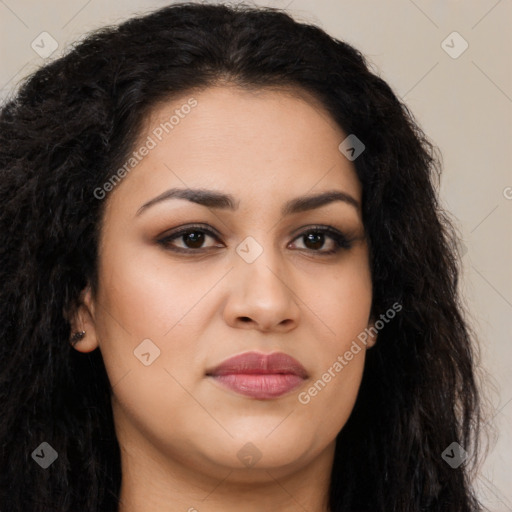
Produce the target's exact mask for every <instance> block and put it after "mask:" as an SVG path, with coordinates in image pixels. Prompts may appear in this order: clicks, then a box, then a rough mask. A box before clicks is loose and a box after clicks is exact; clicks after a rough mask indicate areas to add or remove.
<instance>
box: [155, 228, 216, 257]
mask: <svg viewBox="0 0 512 512" xmlns="http://www.w3.org/2000/svg"><path fill="white" fill-rule="evenodd" d="M208 238H211V239H213V240H217V241H218V240H219V238H218V236H217V235H216V234H215V233H213V231H211V230H209V229H206V228H204V227H201V226H187V227H185V228H180V229H179V230H176V231H174V232H172V233H170V234H169V235H167V236H165V237H163V238H161V239H160V240H158V243H159V244H161V245H163V246H164V247H165V248H166V249H169V250H172V251H176V252H200V251H201V250H206V249H210V248H214V247H220V246H219V245H210V246H209V247H208V246H207V247H204V244H205V242H206V240H207V239H208Z"/></svg>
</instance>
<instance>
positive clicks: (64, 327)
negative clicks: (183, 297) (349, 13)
mask: <svg viewBox="0 0 512 512" xmlns="http://www.w3.org/2000/svg"><path fill="white" fill-rule="evenodd" d="M218 84H235V85H237V86H239V87H244V88H249V87H250V88H254V87H256V88H264V87H274V86H293V87H298V88H301V89H303V90H306V91H308V92H310V93H311V94H313V95H314V96H315V97H316V98H318V99H319V100H320V101H321V102H322V104H323V105H324V106H325V108H326V109H327V111H328V112H329V113H330V114H331V115H332V117H333V119H334V120H335V121H336V122H337V123H338V124H339V126H340V127H341V128H342V129H343V130H344V132H345V133H347V134H355V135H356V136H357V137H358V138H359V139H360V140H361V141H363V143H364V144H365V146H366V149H365V151H364V152H363V153H362V154H361V155H360V156H359V157H358V158H357V159H356V160H355V161H354V165H355V169H356V172H357V175H358V177H359V180H360V181H361V184H362V187H363V221H364V226H365V229H366V232H367V233H368V239H369V247H370V258H371V272H372V282H373V303H372V315H373V317H374V318H379V316H380V315H381V314H383V313H384V312H385V311H387V310H388V309H389V308H390V307H391V306H392V305H393V304H395V303H399V304H401V306H402V310H401V311H400V313H399V314H397V315H396V318H394V319H393V321H390V322H388V323H386V325H385V326H384V328H383V329H382V330H381V331H380V332H379V339H378V342H377V344H376V346H375V347H373V348H372V349H371V350H369V351H368V353H367V357H366V362H365V365H366V366H365V370H364V375H363V380H362V383H361V387H360V390H359V395H358V398H357V401H356V404H355V408H354V409H353V412H352V414H351V416H350V418H349V420H348V422H347V423H346V425H345V426H344V427H343V429H342V430H341V432H340V433H339V434H338V437H337V442H336V452H335V460H334V465H333V468H332V476H331V486H330V496H329V499H330V506H331V510H332V511H333V512H342V511H363V510H364V511H372V512H379V511H382V512H390V511H393V512H420V511H432V512H434V511H443V512H448V511H453V512H465V511H477V510H482V508H481V505H480V504H479V502H478V499H477V498H476V496H475V491H474V490H473V488H472V485H473V483H472V476H471V475H472V473H473V472H474V471H475V468H476V464H477V454H478V453H480V451H481V441H480V440H479V439H480V437H481V436H480V432H481V431H482V429H481V427H482V424H483V417H484V416H483V414H482V411H483V407H482V403H483V402H482V396H481V390H480V386H479V385H478V379H477V357H478V356H479V353H478V347H477V345H476V343H475V341H476V340H475V335H474V333H473V331H472V329H471V328H470V327H469V323H468V320H467V319H466V314H465V308H464V306H463V304H462V303H461V301H460V298H459V295H458V276H459V273H460V268H459V258H458V254H459V247H460V245H459V242H458V236H457V228H456V227H454V226H455V223H454V222H453V221H452V220H450V217H449V216H448V214H447V213H446V212H445V211H444V210H443V208H442V207H441V205H440V202H439V199H438V197H437V190H438V187H439V179H440V172H441V167H442V166H441V163H440V162H441V157H440V156H439V154H438V153H439V152H438V150H437V149H436V148H435V146H434V145H433V144H432V143H431V142H430V141H429V140H428V139H427V137H426V135H425V134H424V132H423V131H422V130H421V128H420V127H419V125H418V123H417V122H416V121H415V119H414V117H413V115H412V114H411V112H410V111H409V110H408V108H407V107H406V106H405V104H404V103H403V102H401V101H400V100H399V99H398V98H397V97H396V95H395V94H394V93H393V92H392V90H391V89H390V87H389V86H388V85H387V84H386V82H385V81H383V80H382V79H381V78H380V77H379V76H377V75H376V74H375V73H372V72H371V71H370V69H369V65H368V63H367V61H366V59H365V58H364V57H363V55H362V54H361V53H360V52H359V51H357V50H356V49H354V48H353V47H351V46H350V45H348V44H346V43H344V42H342V41H340V40H337V39H334V38H333V37H330V36H329V35H327V34H326V33H325V32H324V31H322V30H321V29H320V28H318V27H315V26H313V25H310V24H307V23H301V22H298V21H296V20H294V19H293V18H292V17H290V16H289V15H288V14H286V13H285V12H284V11H282V10H280V9H275V8H261V7H260V8H257V7H253V6H248V5H237V6H227V5H207V4H194V3H180V4H174V5H172V6H168V7H165V8H163V9H160V10H157V11H155V12H152V13H150V14H147V15H144V16H139V17H134V18H132V19H129V20H128V21H126V22H124V23H122V24H120V25H119V26H115V27H107V28H104V29H101V30H98V31H95V32H93V33H91V34H89V35H88V36H87V37H86V38H85V39H83V40H82V41H80V42H79V43H77V44H76V45H75V46H74V47H73V48H71V49H70V50H69V51H68V52H67V54H65V55H64V56H62V57H61V58H58V59H56V60H54V61H52V62H50V63H48V64H46V65H45V66H43V67H41V68H40V69H39V70H37V71H36V72H35V73H34V74H32V75H31V76H30V77H28V78H27V79H26V80H25V81H24V82H23V83H22V84H21V86H20V88H19V89H18V90H17V91H16V92H15V93H13V94H12V95H11V97H10V98H8V99H7V100H5V102H4V104H3V106H2V109H1V113H0V203H1V205H2V206H1V213H0V229H1V234H2V243H1V244H0V282H1V287H0V320H1V321H0V404H1V408H2V415H1V418H0V467H1V468H2V470H1V471H0V508H1V510H2V511H3V512H11V511H13V512H26V511H28V510H30V511H31V512H43V511H44V512H49V511H52V512H55V511H59V512H67V511H69V512H71V511H72V512H79V511H80V512H81V511H91V512H92V511H114V510H116V509H117V503H118V494H119V489H120V482H121V469H120V467H121V466H120V451H119V445H118V442H117V439H116V436H115V431H114V423H113V417H112V411H111V402H110V396H111V387H110V383H109V381H108V378H107V374H106V371H105V367H104V364H103V361H102V358H101V354H100V352H99V350H95V351H93V352H91V353H88V354H82V353H78V352H77V351H75V350H74V349H73V347H72V346H71V345H70V343H69V339H70V335H71V332H70V321H69V318H70V317H69V312H70V311H73V308H75V307H76V306H77V304H78V303H79V298H80V294H81V291H82V290H83V289H84V288H85V287H86V285H87V284H91V285H92V287H93V289H95V288H96V287H97V248H98V237H99V230H100V227H101V219H102V215H103V211H104V208H105V204H106V202H107V200H108V197H107V198H106V199H104V200H99V199H98V198H97V197H96V195H95V194H94V191H95V190H96V189H97V188H98V187H101V186H102V185H103V184H104V183H105V182H106V181H108V180H109V179H110V178H111V177H112V176H113V174H114V173H115V171H116V169H118V168H119V167H120V166H121V165H122V163H123V162H124V161H125V160H126V158H127V156H128V155H129V153H130V152H131V151H132V150H133V145H134V144H135V142H136V140H137V137H138V134H139V133H140V130H141V127H142V123H143V122H144V120H145V119H146V118H147V115H148V113H149V112H150V109H151V108H152V107H154V106H155V105H156V104H157V103H158V102H160V101H168V100H170V99H172V98H173V97H174V96H176V95H180V94H183V93H185V92H191V91H194V90H195V91H200V90H204V89H205V88H208V87H210V86H214V85H218ZM45 441H46V442H48V443H49V444H50V445H51V446H52V447H53V448H54V449H55V450H56V452H57V453H58V463H56V464H53V465H52V467H51V470H47V471H45V470H42V469H41V468H40V467H39V466H38V465H37V464H35V463H34V461H33V460H32V457H31V454H32V453H33V451H34V449H35V448H36V447H38V446H39V445H40V444H41V443H42V442H45ZM454 442H457V443H459V444H460V445H461V446H462V447H463V448H464V449H465V450H466V451H467V452H468V453H469V457H468V459H467V460H466V462H465V463H463V464H462V465H460V466H458V467H456V468H453V467H451V465H449V464H448V463H447V462H446V460H445V458H444V457H443V456H442V454H443V452H444V451H445V449H446V448H447V447H449V446H450V445H451V444H452V443H454Z"/></svg>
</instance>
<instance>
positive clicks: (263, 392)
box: [206, 352, 308, 400]
mask: <svg viewBox="0 0 512 512" xmlns="http://www.w3.org/2000/svg"><path fill="white" fill-rule="evenodd" d="M206 375H207V376H208V377H211V378H213V379H214V380H215V381H216V382H218V383H219V384H221V385H222V386H225V387H227V388H229V389H231V390H233V391H235V392H237V393H240V394H242V395H245V396H249V397H251V398H256V399H259V400H266V399H271V398H277V397H279V396H282V395H284V394H285V393H288V392H290V391H291V390H293V389H295V388H296V387H298V386H300V385H301V384H302V383H303V382H304V380H305V379H307V378H308V375H307V372H306V370H305V368H304V367H303V366H302V365H301V364H300V363H299V362H298V361H297V360H296V359H294V358H293V357H291V356H289V355H288V354H284V353H283V352H274V353H272V354H261V353H259V352H245V353H243V354H239V355H237V356H234V357H230V358H229V359H226V360H225V361H223V362H222V363H221V364H220V365H218V366H217V367H215V368H213V369H211V370H208V371H207V372H206Z"/></svg>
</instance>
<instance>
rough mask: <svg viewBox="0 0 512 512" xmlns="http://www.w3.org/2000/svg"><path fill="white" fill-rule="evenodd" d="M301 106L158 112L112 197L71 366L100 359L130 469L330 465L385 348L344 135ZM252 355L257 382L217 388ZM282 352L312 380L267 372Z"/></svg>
mask: <svg viewBox="0 0 512 512" xmlns="http://www.w3.org/2000/svg"><path fill="white" fill-rule="evenodd" d="M305 98H306V99H299V97H296V96H292V95H289V94H286V93H285V92H276V91H268V90H267V91H264V90H260V91H258V92H255V91H254V92H248V91H243V90H241V89H238V88H234V87H216V88H210V89H208V90H206V91H203V92H201V93H198V94H190V95H184V96H183V97H182V99H180V100H177V101H173V102H170V103H166V104H161V105H159V106H158V108H156V109H155V110H154V111H153V113H152V116H151V118H150V119H148V122H147V124H146V126H145V130H146V131H145V132H144V133H142V134H141V136H140V140H139V142H138V144H137V145H136V147H135V148H134V151H136V155H134V156H133V158H132V160H131V161H128V162H127V165H126V166H125V167H124V172H123V171H119V173H118V176H117V179H114V180H111V183H110V185H109V184H106V185H105V190H108V189H109V188H113V190H112V192H111V193H110V195H108V196H107V198H106V199H105V200H106V201H107V205H106V211H105V215H104V219H103V224H102V230H101V241H100V242H101V243H100V248H99V289H98V293H97V296H96V297H92V296H91V294H90V291H89V290H87V293H86V296H85V306H84V307H83V308H82V309H81V315H80V316H79V324H77V325H76V327H77V328H83V329H85V330H86V331H87V335H86V337H85V339H84V340H83V341H81V342H80V343H79V344H78V345H77V346H76V348H77V349H78V350H81V351H84V352H87V351H90V350H93V349H94V348H96V347H97V346H99V347H100V350H101V353H102V356H103V359H104V361H105V365H106V369H107V372H108V376H109V379H110V382H111V385H112V387H113V390H112V400H113V410H114V418H115V423H116V430H117V435H118V438H119V440H120V444H121V446H122V447H123V448H124V450H125V451H126V453H129V454H130V455H131V456H132V457H138V456H140V457H151V458H152V459H153V461H155V460H158V461H160V462H161V463H162V464H166V465H168V466H169V467H170V466H172V467H178V466H179V467H181V468H182V469H183V468H189V469H191V470H194V471H196V472H203V473H207V472H209V473H211V472H213V471H218V469H219V467H222V468H225V469H240V475H241V476H240V477H241V478H242V477H243V475H245V474H247V475H249V474H250V475H252V476H251V478H254V475H255V472H256V471H257V470H258V469H267V470H268V469H274V470H276V472H274V473H273V474H274V475H278V474H280V473H279V472H280V471H282V474H285V473H286V472H287V471H292V470H294V469H297V468H299V467H301V466H302V465H305V464H307V463H309V462H311V461H313V460H314V459H317V458H318V457H323V458H327V459H329V458H330V457H332V454H333V449H334V441H335V438H336V435H337V434H338V432H339V431H340V430H341V429H342V427H343V426H344V424H345V423H346V421H347V419H348V417H349V415H350V413H351V411H352V408H353V405H354V402H355V400H356V395H357V392H358V388H359V385H360V381H361V377H362V373H363V367H364V359H365V349H366V348H368V347H370V346H371V345H372V344H373V343H374V341H375V340H374V339H371V338H368V342H367V345H366V346H365V345H364V344H362V343H361V342H360V341H358V338H357V336H358V335H359V334H360V333H361V332H363V331H364V330H365V328H367V327H368V326H369V322H370V318H369V315H370V306H371V301H372V294H371V290H372V283H371V276H370V269H369V257H368V247H367V244H366V242H365V239H364V228H363V222H362V217H361V192H362V190H361V185H360V183H359V181H358V179H357V176H356V173H355V170H354V165H353V163H352V162H351V161H349V160H348V159H347V158H346V157H345V156H344V155H343V154H342V153H341V152H340V150H339V149H338V146H339V145H340V143H341V142H342V141H343V140H344V139H345V138H346V137H347V135H348V134H345V133H343V132H342V131H341V130H340V129H339V127H338V126H337V125H336V124H335V122H334V121H333V120H332V119H331V118H330V116H329V115H328V114H327V112H326V111H324V110H323V109H322V107H321V106H320V105H319V104H317V103H316V102H315V101H314V100H313V99H312V98H309V97H307V96H305ZM143 148H145V149H143ZM123 175H124V177H123ZM120 177H122V179H121V180H120V179H119V178H120ZM112 183H114V184H115V186H114V185H112ZM198 189H200V190H201V191H208V193H209V194H211V195H212V196H211V197H210V196H207V195H202V194H201V193H199V192H193V191H196V190H198ZM172 190H174V191H175V192H174V194H171V193H170V192H169V191H172ZM176 191H178V192H176ZM327 192H333V193H337V194H339V195H338V196H336V197H334V196H333V197H331V200H328V198H327V199H325V198H324V200H322V199H318V200H308V199H307V198H312V197H314V196H320V197H321V195H322V194H325V193H327ZM185 194H186V195H187V196H188V199H187V198H186V197H184V196H185ZM100 195H101V193H100V192H98V196H100ZM179 195H181V197H179ZM315 226H317V227H316V228H315ZM318 226H320V227H321V228H322V229H323V228H327V229H328V230H331V231H332V233H333V234H330V233H328V232H319V229H320V228H318ZM185 227H189V228H188V230H187V231H188V233H186V234H184V233H181V234H176V231H177V230H179V229H182V228H185ZM315 229H316V231H315ZM337 234H339V235H340V236H341V239H342V240H344V241H342V242H340V244H338V243H337V241H336V240H337ZM174 235H176V236H174ZM354 341H356V344H354ZM356 347H357V348H359V350H357V348H356ZM247 352H256V353H257V355H256V356H255V358H253V359H252V362H253V363H254V362H255V361H256V366H258V365H259V368H260V370H257V369H255V367H254V366H250V365H249V363H247V362H246V363H243V362H242V364H241V366H239V367H238V368H234V367H231V368H227V369H226V370H225V374H224V375H223V376H220V373H222V372H217V373H218V374H217V375H214V374H215V372H213V370H214V369H215V368H216V367H218V366H219V365H220V363H222V362H223V361H225V360H226V359H228V358H231V357H232V356H235V355H240V354H245V353H247ZM277 352H280V353H284V354H287V355H289V356H291V357H293V358H294V359H295V360H296V361H297V362H299V363H300V364H301V365H302V367H303V369H304V371H305V372H304V373H302V374H301V371H300V369H297V368H293V367H292V366H290V364H289V361H286V360H285V359H277V360H276V361H275V366H269V367H265V362H261V361H259V360H258V354H259V356H261V355H266V354H272V353H277ZM349 353H350V354H352V356H350V354H349ZM342 361H343V362H342ZM244 364H245V366H244ZM264 368H266V369H267V374H266V375H265V376H263V375H262V369H264ZM279 372H281V374H280V375H278V374H279ZM327 459H326V460H327ZM244 472H247V473H244Z"/></svg>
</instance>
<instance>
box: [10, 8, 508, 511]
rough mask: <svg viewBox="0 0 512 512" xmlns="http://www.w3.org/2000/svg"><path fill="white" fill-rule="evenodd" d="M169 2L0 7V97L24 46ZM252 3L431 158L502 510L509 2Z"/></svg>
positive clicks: (27, 49) (488, 479) (24, 57)
mask: <svg viewBox="0 0 512 512" xmlns="http://www.w3.org/2000/svg"><path fill="white" fill-rule="evenodd" d="M169 3H171V2H169V1H149V0H128V1H120V0H110V1H100V0H89V1H87V0H48V1H46V2H40V1H37V2H36V1H35V0H0V97H1V98H5V97H6V96H7V95H8V94H9V93H10V92H12V91H13V90H14V89H15V88H16V86H17V84H18V82H19V80H20V79H21V78H23V77H24V76H26V75H27V74H29V73H30V72H32V71H33V70H34V69H36V68H37V67H38V66H40V65H41V64H43V63H44V61H45V59H44V58H42V57H40V56H39V55H38V54H37V53H36V52H35V51H34V50H33V49H32V48H31V44H32V41H34V40H36V43H37V41H40V38H39V39H38V36H39V35H40V34H41V33H42V32H48V33H49V34H50V35H51V36H52V37H53V38H54V39H55V40H56V41H57V43H58V45H59V47H58V49H57V50H56V51H55V52H54V53H53V54H52V55H51V56H50V57H49V58H50V59H52V58H54V57H56V56H58V55H60V54H61V52H62V51H63V50H64V49H65V48H66V46H67V45H69V44H70V43H71V42H72V41H74V40H76V39H77V38H78V37H81V36H82V35H83V34H84V33H85V32H87V31H89V30H91V29H94V28H96V27H99V26H102V25H105V24H112V23H117V22H119V21H121V20H123V19H125V18H126V17H128V16H130V15H131V14H133V13H137V12H145V11H147V10H150V9H153V8H157V7H161V6H163V5H167V4H169ZM256 4H258V5H274V6H277V7H282V8H285V7H286V8H287V10H288V11H289V12H290V13H292V14H293V15H294V16H296V17H298V18H299V19H302V20H304V21H310V22H314V23H317V24H319V25H320V26H321V27H322V28H324V29H325V30H326V31H327V32H329V33H330V34H332V35H333V36H335V37H337V38H340V39H343V40H346V41H347V42H349V43H351V44H353V45H354V46H356V47H357V48H358V49H360V50H361V51H362V52H363V53H364V54H365V55H366V56H367V57H368V58H369V59H370V61H371V62H372V64H373V67H374V71H376V72H377V73H378V74H380V75H381V76H382V77H383V78H384V79H385V80H387V81H388V83H389V84H390V85H391V87H392V88H393V89H394V90H395V92H396V93H397V94H398V95H399V96H400V97H401V98H403V99H404V100H405V101H406V102H407V104H408V105H409V106H410V108H411V109H412V111H413V113H414V114H415V116H416V118H417V119H418V120H419V122H420V125H421V126H422V127H423V129H424V130H425V131H426V133H427V134H428V135H429V137H430V138H431V139H432V140H433V141H434V143H435V144H436V145H437V146H438V147H439V148H440V150H441V152H442V155H443V160H444V175H443V180H442V188H441V198H442V201H443V203H444V205H445V206H446V208H447V209H448V210H449V211H450V212H451V213H452V214H453V216H454V219H455V220H456V223H457V225H458V227H459V229H460V232H461V234H462V236H463V239H464V241H465V245H466V247H467V252H466V254H465V255H464V259H463V265H464V273H463V276H462V278H463V279H462V284H461V287H462V289H463V292H464V296H465V297H466V302H467V306H468V310H469V311H470V315H471V317H472V318H473V322H474V324H475V327H476V329H477V332H478V333H479V336H480V339H481V344H482V366H483V367H484V368H486V369H487V370H488V371H489V372H490V373H491V374H492V376H493V378H494V383H495V387H496V390H495V391H492V394H489V398H490V400H491V401H492V405H491V406H490V408H491V414H490V416H491V417H492V421H491V423H492V424H495V425H496V429H497V440H496V441H495V442H494V444H492V445H491V451H490V454H489V456H488V458H487V461H486V463H485V465H484V466H483V467H482V470H481V472H480V475H479V477H478V481H477V486H478V489H479V493H480V495H481V497H482V499H483V500H484V502H485V503H486V504H487V505H488V507H489V509H490V510H491V511H492V512H505V511H512V486H511V485H510V484H511V483H512V369H511V365H512V336H511V335H512V328H511V326H512V321H511V318H512V170H511V164H512V58H511V55H512V30H511V27H512V1H511V0H428V1H427V0H414V1H413V0H392V1H391V0H387V1H384V0H358V1H357V0H323V1H315V2H313V1H311V0H276V1H274V2H271V1H270V0H269V1H267V2H265V1H258V2H256ZM454 31H456V32H458V33H459V34H460V36H462V38H463V40H465V41H466V42H467V44H468V48H467V49H466V51H464V52H463V53H462V54H461V55H460V56H458V57H457V58H453V57H452V56H450V55H449V54H448V53H447V52H446V51H445V50H444V49H443V46H442V42H443V41H444V40H445V39H446V38H447V37H448V36H449V35H450V34H452V32H454ZM45 37H46V36H45ZM463 40H462V39H460V38H459V39H458V36H455V37H454V36H450V37H448V39H447V41H446V43H444V45H449V46H451V47H452V48H451V49H450V48H447V50H449V51H450V52H452V54H453V52H457V51H460V49H462V48H463V46H462V45H464V41H463ZM45 47H46V48H48V47H49V46H46V45H45ZM444 47H446V46H444ZM488 388H489V389H491V390H492V389H493V388H490V387H489V386H488Z"/></svg>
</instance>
